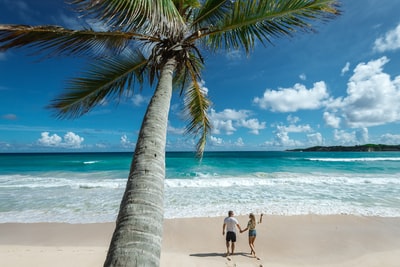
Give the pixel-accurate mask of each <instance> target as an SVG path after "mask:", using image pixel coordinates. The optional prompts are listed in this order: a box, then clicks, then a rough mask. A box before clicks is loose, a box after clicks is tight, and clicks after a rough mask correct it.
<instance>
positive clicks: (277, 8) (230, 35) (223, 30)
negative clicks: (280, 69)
mask: <svg viewBox="0 0 400 267" xmlns="http://www.w3.org/2000/svg"><path fill="white" fill-rule="evenodd" d="M337 6H338V3H337V1H335V0H281V1H259V0H237V1H235V2H234V8H233V9H232V10H231V12H230V13H229V14H226V16H225V18H224V19H223V20H221V21H220V22H219V24H217V25H215V26H213V27H210V29H209V32H208V33H206V35H208V37H207V45H209V47H211V48H213V49H219V48H225V49H239V48H241V47H243V48H244V49H245V51H246V52H247V53H248V52H250V50H251V49H253V48H254V44H255V42H256V40H258V41H260V42H261V43H263V44H264V45H265V42H271V37H282V36H291V35H293V34H294V33H295V32H296V30H302V31H312V27H311V25H310V24H309V22H310V21H311V20H315V19H320V20H322V21H324V20H327V19H330V18H333V17H334V16H336V15H338V14H339V11H338V9H337Z"/></svg>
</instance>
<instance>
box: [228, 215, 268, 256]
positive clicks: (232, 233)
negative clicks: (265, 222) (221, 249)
mask: <svg viewBox="0 0 400 267" xmlns="http://www.w3.org/2000/svg"><path fill="white" fill-rule="evenodd" d="M233 216H234V214H233V211H231V210H230V211H229V212H228V217H226V218H225V219H224V224H223V226H222V235H225V228H226V256H229V255H233V253H234V251H235V242H236V227H237V228H238V229H239V231H240V233H243V232H245V231H247V230H249V246H250V249H251V252H250V253H251V255H252V256H253V257H254V258H257V259H258V260H259V259H260V258H258V257H257V256H256V251H255V248H254V241H255V240H256V236H257V232H256V224H257V222H256V217H255V216H254V214H253V213H250V215H249V218H250V220H249V222H248V223H247V227H246V228H245V229H243V230H242V228H241V227H240V225H239V222H238V220H237V219H236V218H235V217H233ZM262 216H263V214H262V213H261V215H260V221H259V222H258V223H261V222H262ZM229 247H230V248H231V253H229Z"/></svg>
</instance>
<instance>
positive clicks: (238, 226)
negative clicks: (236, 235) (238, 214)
mask: <svg viewBox="0 0 400 267" xmlns="http://www.w3.org/2000/svg"><path fill="white" fill-rule="evenodd" d="M236 226H237V228H239V231H240V232H242V228H241V227H240V224H238V223H237V224H236Z"/></svg>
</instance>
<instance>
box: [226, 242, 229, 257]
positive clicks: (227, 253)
mask: <svg viewBox="0 0 400 267" xmlns="http://www.w3.org/2000/svg"><path fill="white" fill-rule="evenodd" d="M226 256H227V257H228V256H229V241H228V240H227V241H226Z"/></svg>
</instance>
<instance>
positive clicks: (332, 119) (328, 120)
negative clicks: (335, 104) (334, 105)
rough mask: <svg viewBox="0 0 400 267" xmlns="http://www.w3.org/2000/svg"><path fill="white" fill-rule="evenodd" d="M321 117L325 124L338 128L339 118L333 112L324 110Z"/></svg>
mask: <svg viewBox="0 0 400 267" xmlns="http://www.w3.org/2000/svg"><path fill="white" fill-rule="evenodd" d="M323 117H324V121H325V124H326V125H328V126H330V127H332V128H339V126H340V120H341V119H340V118H339V117H337V116H336V115H335V114H332V113H329V112H327V111H326V112H324V115H323Z"/></svg>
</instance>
